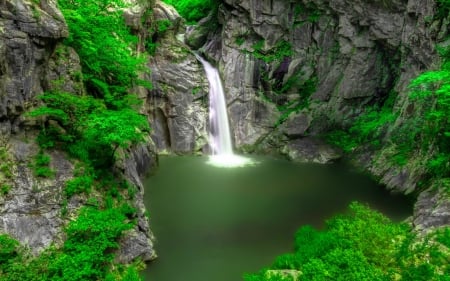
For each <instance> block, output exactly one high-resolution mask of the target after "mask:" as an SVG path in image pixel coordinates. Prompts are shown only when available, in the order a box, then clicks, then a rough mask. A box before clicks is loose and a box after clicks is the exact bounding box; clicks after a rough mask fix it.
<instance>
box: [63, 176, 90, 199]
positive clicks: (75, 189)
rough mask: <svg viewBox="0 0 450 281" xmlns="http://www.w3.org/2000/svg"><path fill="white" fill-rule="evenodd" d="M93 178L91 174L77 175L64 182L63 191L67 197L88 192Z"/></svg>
mask: <svg viewBox="0 0 450 281" xmlns="http://www.w3.org/2000/svg"><path fill="white" fill-rule="evenodd" d="M93 181H94V179H93V178H92V177H91V176H79V177H76V178H73V179H71V180H69V181H67V182H66V188H65V192H66V195H67V197H71V196H72V195H74V194H79V193H83V192H84V193H89V192H90V191H91V187H92V184H93Z"/></svg>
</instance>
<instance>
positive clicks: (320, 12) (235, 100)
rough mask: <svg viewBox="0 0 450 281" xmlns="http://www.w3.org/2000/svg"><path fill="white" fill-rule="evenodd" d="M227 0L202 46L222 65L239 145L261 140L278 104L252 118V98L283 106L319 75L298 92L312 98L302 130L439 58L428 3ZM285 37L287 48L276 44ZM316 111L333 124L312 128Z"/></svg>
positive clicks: (369, 99) (341, 114)
mask: <svg viewBox="0 0 450 281" xmlns="http://www.w3.org/2000/svg"><path fill="white" fill-rule="evenodd" d="M224 2H225V3H226V5H222V6H221V8H220V10H219V20H220V23H221V24H222V28H221V29H220V30H219V31H218V34H220V36H216V37H213V36H210V38H216V39H215V40H220V42H211V41H209V42H206V43H205V45H204V46H203V48H204V49H205V52H206V54H207V55H208V56H209V57H211V58H214V59H216V60H217V61H218V64H219V67H220V70H221V72H222V73H223V76H224V81H225V87H226V91H227V94H228V96H227V100H228V103H229V111H230V113H231V114H230V115H231V116H230V119H231V123H232V124H234V125H235V128H234V130H233V131H234V138H235V143H236V145H237V146H238V147H239V146H242V145H246V144H254V143H255V140H261V139H264V138H265V136H266V135H267V134H269V133H272V131H273V124H275V123H276V122H277V119H278V118H279V116H280V115H281V114H282V113H284V112H277V111H276V110H275V111H274V112H272V113H271V114H268V116H264V118H263V119H264V120H265V122H266V124H263V125H262V124H258V122H257V121H255V120H253V119H252V118H251V116H252V115H258V114H257V113H255V111H257V110H258V111H259V110H260V108H256V107H254V106H253V105H252V103H254V101H255V100H257V99H258V98H261V97H264V98H268V99H269V100H271V102H273V103H274V104H277V105H278V106H288V104H289V101H295V100H296V99H298V98H299V97H302V95H306V93H305V88H304V87H302V84H304V83H305V82H307V81H311V79H317V85H316V87H315V90H314V91H313V92H312V93H311V96H310V97H308V96H306V97H303V99H308V100H310V105H309V106H308V109H309V111H310V113H307V112H306V114H307V115H308V116H309V117H310V118H312V120H311V119H309V121H307V123H311V126H310V128H308V130H309V131H308V132H310V133H311V132H313V134H315V135H317V134H320V133H321V132H322V131H324V130H328V129H329V127H330V126H333V125H334V126H335V125H337V126H345V125H347V124H349V123H350V122H351V121H352V120H353V119H354V118H355V117H356V116H357V115H358V114H359V113H360V112H361V111H362V110H363V109H364V106H365V105H366V104H367V103H373V102H376V101H378V100H380V99H382V98H383V97H385V96H387V94H388V93H389V91H390V90H391V89H393V88H395V89H396V90H397V91H399V92H401V93H402V92H403V91H404V90H405V89H406V86H407V83H408V81H409V80H410V78H411V77H414V76H415V75H417V74H418V72H419V70H420V69H423V68H426V67H430V66H431V65H432V63H433V61H435V59H436V54H435V51H434V47H433V43H432V42H433V41H434V40H435V39H436V36H437V32H436V31H435V30H431V29H430V28H428V25H427V23H426V19H427V18H428V19H429V18H430V16H431V15H432V13H433V8H434V7H433V5H434V4H433V3H431V2H430V3H428V2H427V3H426V4H423V3H422V4H420V5H418V4H417V3H416V2H415V1H389V2H367V1H347V0H339V1H332V2H323V1H297V2H296V3H291V2H288V1H282V0H275V1H270V2H267V1H266V2H264V1H256V0H245V1H233V0H225V1H224ZM283 44H284V46H290V48H289V49H290V51H289V52H284V53H283V52H282V51H281V50H282V46H283ZM255 54H256V55H255ZM274 54H275V55H274ZM271 56H272V57H271ZM400 65H408V68H405V69H400V67H399V66H400ZM395 82H397V83H395ZM280 93H281V94H280ZM291 97H292V98H291ZM248 110H250V112H249V111H248ZM269 111H270V110H269ZM281 111H283V110H281ZM295 111H298V110H295ZM307 111H308V110H307ZM242 112H247V114H246V116H242ZM293 114H295V113H293ZM302 114H305V113H302ZM277 115H278V116H277ZM318 118H322V120H328V123H329V125H328V126H327V125H325V126H322V127H317V126H316V125H317V124H316V122H314V119H318ZM255 124H258V125H255ZM271 125H272V126H271ZM255 126H257V128H255ZM300 126H301V127H304V126H308V125H300ZM291 130H292V129H291ZM299 130H301V128H300V129H299ZM281 133H285V129H283V132H281ZM302 134H303V133H302ZM302 134H300V135H298V137H301V135H302ZM294 135H295V134H294Z"/></svg>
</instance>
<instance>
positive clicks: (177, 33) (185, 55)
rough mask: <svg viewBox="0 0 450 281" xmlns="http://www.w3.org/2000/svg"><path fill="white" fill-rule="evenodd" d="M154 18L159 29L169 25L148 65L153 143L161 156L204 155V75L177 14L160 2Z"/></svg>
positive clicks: (159, 33)
mask: <svg viewBox="0 0 450 281" xmlns="http://www.w3.org/2000/svg"><path fill="white" fill-rule="evenodd" d="M153 15H154V22H156V23H157V24H156V25H157V26H159V27H160V29H161V25H162V24H167V29H166V30H157V32H156V34H155V35H154V38H153V40H154V42H155V44H156V49H155V53H154V56H152V57H151V58H150V61H149V64H148V65H149V68H150V69H151V77H150V78H149V79H150V80H151V81H152V84H153V87H154V89H153V90H152V91H151V92H150V93H149V95H148V98H147V101H146V104H147V114H148V116H149V120H150V124H152V128H153V135H152V137H153V140H154V141H155V144H156V147H157V149H158V151H159V152H160V153H161V152H174V153H179V154H186V153H192V152H202V151H203V150H205V149H206V145H207V142H208V140H207V137H208V134H207V126H208V125H207V124H208V107H207V104H208V99H207V95H208V82H207V80H206V75H205V72H204V70H203V67H202V66H201V64H200V63H199V62H198V61H197V59H196V58H195V55H194V54H193V53H192V51H191V50H190V49H189V47H187V46H186V45H185V44H184V42H183V40H182V38H183V36H184V33H185V25H184V20H183V19H182V18H181V17H180V15H179V14H178V12H177V11H176V10H175V9H174V8H173V7H171V6H169V5H166V4H164V3H163V2H160V1H157V2H156V6H155V8H154V10H153Z"/></svg>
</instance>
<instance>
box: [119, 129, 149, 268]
mask: <svg viewBox="0 0 450 281" xmlns="http://www.w3.org/2000/svg"><path fill="white" fill-rule="evenodd" d="M155 151H156V149H155V147H154V145H153V142H152V141H151V139H150V137H148V138H147V142H146V144H140V145H136V146H134V147H132V148H131V149H130V150H129V151H126V152H124V153H125V155H126V156H125V157H123V158H122V161H118V162H117V163H116V168H117V169H119V170H120V171H121V172H122V173H123V174H124V175H125V177H126V178H127V179H128V181H129V182H131V183H132V184H134V185H135V186H136V187H137V188H138V191H137V193H136V194H135V196H134V198H132V204H133V205H134V207H135V208H136V210H137V218H136V219H137V222H138V223H137V226H136V227H135V228H134V229H132V230H129V231H128V232H127V233H126V234H125V235H124V236H123V237H122V238H121V240H120V247H119V250H118V252H117V256H116V261H117V262H120V263H130V262H132V261H134V260H136V259H138V258H139V259H141V260H142V261H150V260H153V259H155V258H156V252H155V250H154V248H153V242H154V241H155V237H154V236H153V233H152V231H151V229H150V225H149V220H148V218H147V217H146V215H145V214H146V208H145V205H144V186H143V183H142V181H141V179H142V178H143V177H144V176H145V175H146V173H148V171H150V169H151V168H153V167H155V166H156V165H157V155H156V154H155Z"/></svg>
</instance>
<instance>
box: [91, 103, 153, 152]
mask: <svg viewBox="0 0 450 281" xmlns="http://www.w3.org/2000/svg"><path fill="white" fill-rule="evenodd" d="M149 130H150V128H149V126H148V122H147V120H146V118H145V117H144V116H142V115H139V114H137V113H136V111H134V110H131V109H122V110H117V111H115V110H104V111H100V112H94V113H92V114H90V115H89V116H88V117H87V120H86V128H85V129H84V132H83V136H84V138H85V139H86V141H87V142H89V143H92V144H96V146H99V147H103V146H112V148H113V153H114V152H115V150H116V149H117V148H118V147H123V148H125V147H128V146H130V145H132V144H134V143H137V142H140V141H143V137H144V132H148V131H149Z"/></svg>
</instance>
